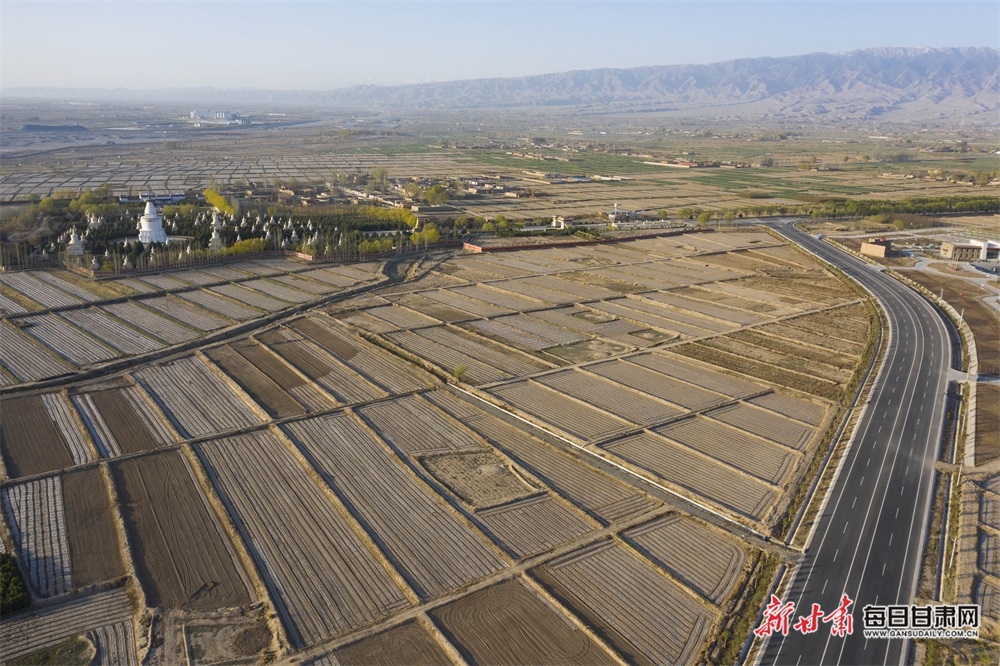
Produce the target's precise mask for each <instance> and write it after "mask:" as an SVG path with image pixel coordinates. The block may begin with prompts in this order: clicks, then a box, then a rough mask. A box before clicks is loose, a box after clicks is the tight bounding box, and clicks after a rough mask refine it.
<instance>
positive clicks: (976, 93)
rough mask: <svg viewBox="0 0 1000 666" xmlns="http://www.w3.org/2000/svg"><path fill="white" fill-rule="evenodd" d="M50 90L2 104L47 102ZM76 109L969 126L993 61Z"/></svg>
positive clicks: (730, 67)
mask: <svg viewBox="0 0 1000 666" xmlns="http://www.w3.org/2000/svg"><path fill="white" fill-rule="evenodd" d="M56 92H58V91H56V90H53V89H29V88H19V89H8V90H6V91H4V94H5V95H6V96H11V97H13V96H39V97H46V98H52V97H53V94H54V93H56ZM61 92H62V93H63V95H66V96H75V97H78V98H90V99H96V98H98V97H100V98H104V99H119V100H121V101H127V100H133V101H138V100H140V99H142V100H148V101H168V100H169V101H181V100H185V101H191V102H214V103H227V104H248V103H253V104H266V103H271V104H295V105H302V106H323V107H341V108H367V109H372V108H375V109H386V110H406V109H416V110H435V109H438V110H444V109H514V108H524V107H535V108H552V109H558V108H565V109H567V110H572V109H580V110H591V111H600V110H614V111H622V112H624V111H636V112H641V111H657V112H663V113H668V114H677V115H681V116H689V117H715V118H774V119H816V118H823V119H827V120H830V121H835V120H849V119H854V120H857V119H865V118H880V119H884V120H889V121H915V120H927V121H932V120H945V119H956V118H965V119H977V120H981V121H986V122H990V121H993V122H995V121H996V120H997V118H995V117H992V118H991V115H993V116H995V114H996V113H997V112H998V111H1000V50H997V49H994V48H986V47H968V48H874V49H864V50H860V51H852V52H849V53H841V54H829V53H813V54H809V55H801V56H788V57H780V58H770V57H768V58H744V59H740V60H730V61H726V62H718V63H713V64H708V65H665V66H654V67H631V68H627V69H592V70H581V71H572V72H561V73H555V74H542V75H535V76H524V77H508V78H489V79H470V80H464V81H447V82H440V83H421V84H411V85H398V86H354V87H350V88H342V89H339V90H332V91H261V90H246V89H242V90H215V89H173V90H155V91H126V90H117V91H116V90H103V91H94V90H91V91H84V90H74V91H69V90H64V91H61Z"/></svg>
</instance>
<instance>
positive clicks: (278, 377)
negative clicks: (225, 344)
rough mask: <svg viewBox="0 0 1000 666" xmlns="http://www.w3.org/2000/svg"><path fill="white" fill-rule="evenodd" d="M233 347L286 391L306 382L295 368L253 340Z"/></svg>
mask: <svg viewBox="0 0 1000 666" xmlns="http://www.w3.org/2000/svg"><path fill="white" fill-rule="evenodd" d="M232 348H233V349H235V350H236V352H237V353H238V354H239V355H240V356H242V357H243V358H245V359H246V360H247V361H249V362H250V363H252V364H253V366H254V367H256V368H257V369H258V370H260V371H261V372H262V373H264V374H265V375H267V376H268V377H270V378H271V380H272V381H273V382H275V383H276V384H277V385H278V386H280V387H281V388H283V389H285V390H286V391H287V390H288V389H293V388H296V387H298V386H302V385H303V384H305V383H306V382H305V380H304V379H302V378H301V377H299V376H298V375H297V374H295V371H294V370H292V369H291V368H289V367H288V366H287V365H285V363H284V362H282V360H281V359H280V358H278V357H277V356H275V355H274V354H273V353H271V352H270V351H268V350H267V349H266V348H265V347H263V346H262V345H258V344H256V343H252V342H239V343H235V344H233V345H232Z"/></svg>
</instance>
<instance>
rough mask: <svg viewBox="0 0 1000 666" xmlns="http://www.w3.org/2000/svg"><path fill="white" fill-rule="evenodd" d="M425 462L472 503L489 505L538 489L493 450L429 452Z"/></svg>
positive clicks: (528, 493) (440, 477) (477, 505)
mask: <svg viewBox="0 0 1000 666" xmlns="http://www.w3.org/2000/svg"><path fill="white" fill-rule="evenodd" d="M422 462H423V465H424V467H425V468H427V471H428V472H430V473H431V474H432V475H433V476H434V478H436V479H437V480H438V481H440V482H441V483H443V484H444V485H445V486H447V487H448V489H449V490H451V491H452V492H453V493H455V495H457V496H458V497H460V498H461V499H462V501H464V502H465V503H466V504H468V505H469V506H471V507H473V508H475V509H486V508H489V507H491V506H496V505H498V504H504V503H506V502H511V501H513V500H516V499H520V498H522V497H526V496H528V495H530V494H531V493H533V492H535V490H536V489H535V488H532V487H531V486H529V485H527V484H526V483H525V482H524V481H523V480H522V479H521V478H519V477H518V476H517V475H515V474H514V473H513V472H512V471H511V469H510V467H509V466H508V464H507V462H506V461H505V460H504V459H503V458H501V457H500V456H498V455H497V454H495V453H493V452H492V451H482V452H478V453H453V454H446V455H441V456H428V457H425V458H424V459H423V461H422Z"/></svg>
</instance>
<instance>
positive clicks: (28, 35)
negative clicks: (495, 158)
mask: <svg viewBox="0 0 1000 666" xmlns="http://www.w3.org/2000/svg"><path fill="white" fill-rule="evenodd" d="M998 25H1000V3H997V2H995V1H994V0H959V1H956V2H950V1H949V2H905V1H901V0H899V1H894V0H881V1H875V2H841V1H832V0H797V1H787V2H759V1H753V2H723V1H716V0H709V1H703V2H680V1H673V0H660V1H652V0H650V1H647V2H618V3H612V2H602V1H593V2H568V1H558V0H538V1H535V2H523V1H506V2H478V1H470V2H457V1H454V2H441V1H438V2H423V1H415V2H388V1H378V0H376V1H374V2H343V1H334V2H319V1H317V2H287V3H274V2H256V1H252V0H239V1H227V0H219V1H216V2H198V3H195V2H189V1H187V0H178V1H175V2H145V1H136V2H92V1H80V2H72V1H68V2H49V1H46V0H41V1H39V0H30V1H25V0H4V1H3V2H2V3H0V86H2V88H3V89H5V90H6V89H11V88H20V87H65V88H130V89H155V88H160V89H162V88H173V87H178V88H180V87H213V88H220V89H226V88H257V89H268V90H331V89H336V88H342V87H346V86H351V85H358V84H376V85H394V84H401V83H421V82H432V81H447V80H456V79H473V78H486V77H496V76H526V75H531V74H542V73H550V72H560V71H569V70H582V69H595V68H601V67H613V68H619V67H633V66H643V65H672V64H702V63H711V62H719V61H725V60H732V59H737V58H747V57H762V56H787V55H800V54H806V53H813V52H821V51H822V52H831V53H836V52H845V51H852V50H855V49H862V48H870V47H881V46H909V47H961V46H990V47H994V48H997V47H1000V31H998Z"/></svg>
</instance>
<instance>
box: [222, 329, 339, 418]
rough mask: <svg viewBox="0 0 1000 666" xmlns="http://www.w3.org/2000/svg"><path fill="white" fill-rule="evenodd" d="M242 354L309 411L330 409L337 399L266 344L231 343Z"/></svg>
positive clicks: (246, 341)
mask: <svg viewBox="0 0 1000 666" xmlns="http://www.w3.org/2000/svg"><path fill="white" fill-rule="evenodd" d="M229 346H230V347H231V348H232V349H233V350H235V351H236V353H238V354H239V355H240V356H242V357H243V358H244V359H246V360H247V361H248V362H249V363H250V364H251V365H253V367H254V368H256V369H257V370H259V371H260V372H261V374H263V375H265V376H266V377H267V378H268V379H270V380H271V381H273V382H274V383H275V384H277V385H278V386H279V387H280V388H282V389H283V390H285V391H286V392H288V394H289V395H290V396H292V397H293V398H294V399H295V400H296V401H298V403H299V404H300V405H302V406H303V407H305V408H306V409H307V410H308V411H309V412H317V411H322V410H324V409H330V408H331V407H333V406H334V405H336V404H337V403H336V401H335V400H334V399H333V398H331V397H330V396H328V395H327V394H326V393H325V392H324V391H323V390H322V389H320V388H319V387H317V386H315V385H313V384H310V383H309V382H308V381H307V380H306V379H305V378H304V377H303V376H301V375H299V374H298V373H297V372H295V370H293V369H292V367H291V366H290V365H288V364H287V363H285V362H284V361H283V360H282V359H281V358H279V357H278V356H277V355H276V354H275V353H274V352H273V351H271V350H270V349H268V348H267V347H265V346H264V345H260V344H257V343H256V342H252V341H249V340H241V341H238V342H234V343H232V344H231V345H229Z"/></svg>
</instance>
